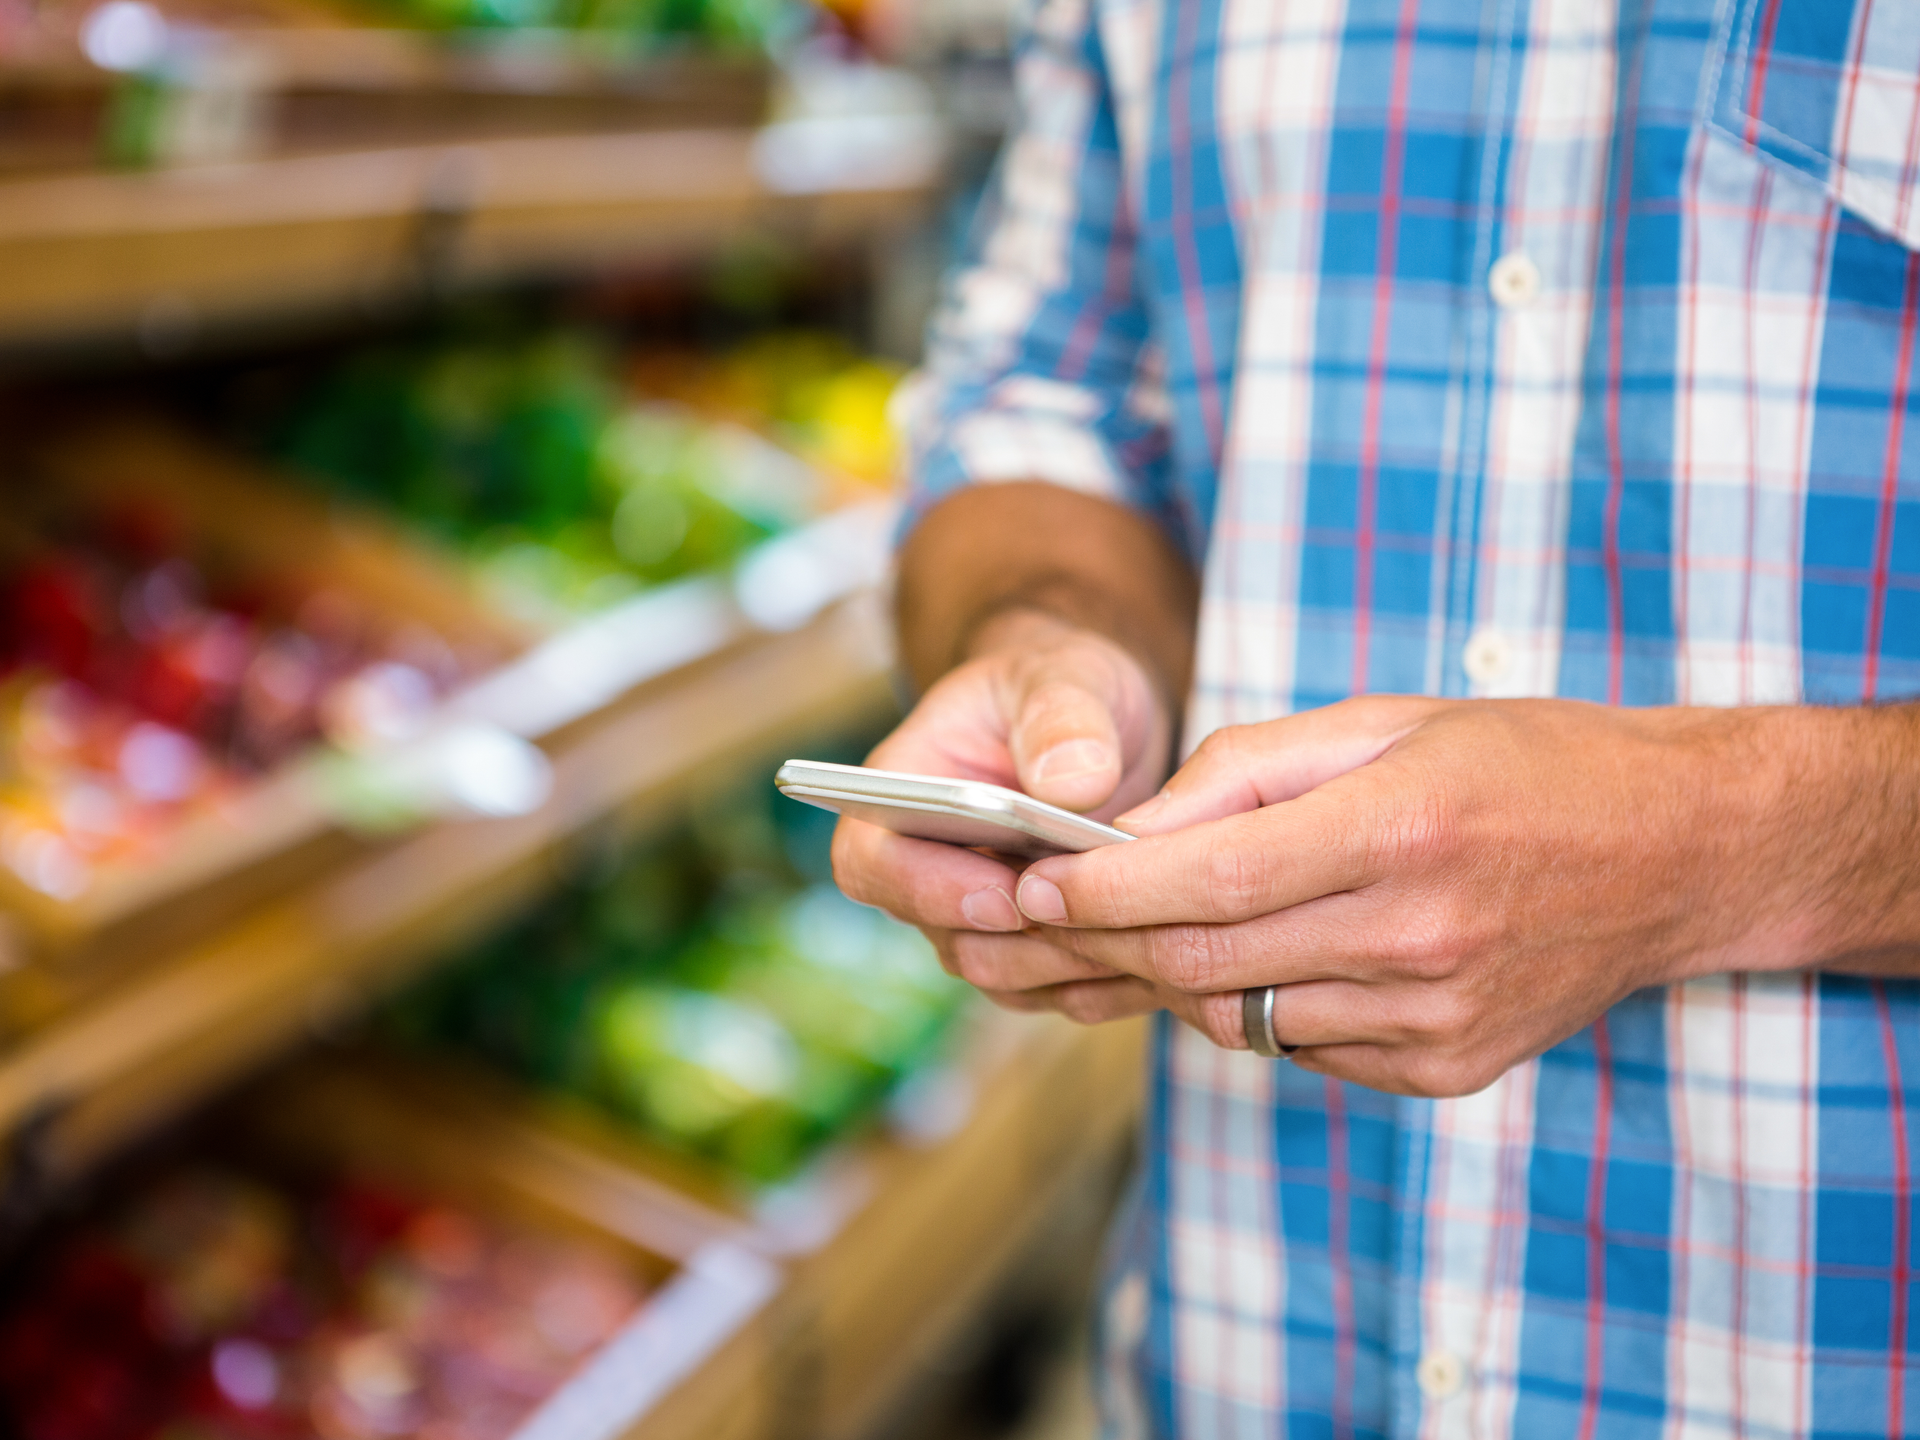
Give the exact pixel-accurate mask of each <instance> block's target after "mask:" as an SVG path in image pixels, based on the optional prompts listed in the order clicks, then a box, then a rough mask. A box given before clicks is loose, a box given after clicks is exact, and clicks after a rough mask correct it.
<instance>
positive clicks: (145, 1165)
mask: <svg viewBox="0 0 1920 1440" xmlns="http://www.w3.org/2000/svg"><path fill="white" fill-rule="evenodd" d="M1009 22H1010V16H1009V14H1008V0H351V3H350V0H340V3H338V4H334V3H328V0H0V1437H17V1440H146V1437H156V1440H158V1437H164V1440H301V1437H319V1440H386V1437H404V1436H417V1437H430V1440H456V1437H460V1440H483V1437H500V1440H505V1437H508V1436H522V1437H528V1440H535V1437H538V1440H549V1437H551V1440H614V1437H622V1436H628V1437H636V1440H673V1437H701V1440H713V1437H720V1440H753V1437H766V1440H811V1437H818V1440H890V1437H922V1436H925V1437H934V1440H973V1437H980V1440H984V1437H988V1436H1020V1437H1041V1436H1044V1437H1059V1440H1077V1437H1084V1436H1089V1435H1091V1433H1092V1422H1091V1419H1090V1415H1089V1406H1088V1403H1087V1400H1086V1394H1085V1390H1086V1377H1085V1373H1084V1372H1085V1361H1084V1355H1085V1347H1086V1342H1085V1338H1084V1332H1085V1328H1086V1325H1087V1316H1088V1311H1089V1305H1090V1299H1089V1297H1090V1284H1091V1276H1092V1273H1093V1267H1094V1263H1095V1255H1096V1251H1097V1249H1098V1247H1099V1243H1100V1237H1101V1231H1102V1227H1103V1225H1104V1223H1105V1219H1106V1217H1107V1215H1108V1214H1109V1212H1110V1211H1111V1209H1112V1207H1113V1205H1114V1203H1115V1196H1116V1194H1117V1192H1118V1188H1119V1186H1120V1183H1121V1180H1122V1177H1123V1176H1124V1174H1125V1170H1126V1166H1127V1163H1128V1159H1129V1151H1130V1146H1131V1132H1132V1126H1133V1122H1134V1117H1135V1115H1136V1113H1137V1108H1138V1103H1139V1101H1138V1062H1139V1053H1140V1045H1141V1033H1140V1031H1139V1030H1138V1029H1137V1028H1128V1027H1107V1028H1103V1029H1101V1030H1098V1031H1084V1030H1076V1029H1074V1028H1073V1027H1070V1026H1068V1025H1066V1024H1065V1023H1064V1022H1056V1021H1053V1020H1050V1019H1046V1018H1040V1017H1012V1016H1007V1015H1003V1014H1000V1013H998V1012H994V1011H991V1010H989V1009H985V1008H983V1007H982V1006H980V1005H978V1004H977V1003H975V1002H974V1000H973V999H972V998H971V997H970V995H969V993H968V992H966V991H965V990H964V988H963V987H960V986H959V985H957V984H956V983H955V982H953V981H951V980H949V979H948V978H947V977H946V976H945V975H944V974H943V973H942V972H941V971H940V969H939V967H938V965H937V964H936V963H935V961H934V959H933V957H932V954H931V951H930V950H929V948H928V946H927V945H926V943H925V941H924V940H923V939H922V938H921V937H920V936H919V935H918V934H917V933H916V932H913V931H911V930H908V929H905V928H904V927H901V926H899V925H897V924H895V923H894V922H892V921H890V920H888V919H887V918H886V917H884V916H882V915H880V914H878V913H877V912H874V911H871V910H866V909H862V908H860V907H858V906H855V905H853V904H851V903H850V902H848V901H846V900H845V899H843V898H842V897H840V896H839V895H838V893H837V892H836V891H835V890H834V889H833V887H832V884H831V877H830V867H829V863H828V855H827V848H828V840H829V835H830V829H831V825H830V818H829V817H828V816H827V815H825V814H824V813H822V812H819V811H815V810H811V809H807V808H805V807H802V806H799V805H796V804H793V803H791V802H788V801H785V800H783V799H781V798H780V797H778V796H777V795H776V793H775V792H774V790H773V788H772V785H771V774H772V771H773V768H774V767H775V766H776V765H777V764H778V762H779V761H780V760H782V759H784V758H787V757H788V756H790V755H798V756H806V757H809V758H815V759H827V760H843V761H853V760H857V759H859V758H860V756H861V755H863V754H864V753H865V751H866V749H867V748H868V747H869V746H870V745H871V744H872V743H873V741H874V740H875V739H876V738H877V737H878V736H880V735H881V734H883V733H885V731H886V729H887V728H888V726H889V725H890V724H891V723H892V722H893V721H894V719H896V718H897V716H898V713H899V706H900V704H901V698H902V697H901V695H900V693H899V692H898V690H897V688H896V685H895V682H894V678H893V668H892V661H891V655H890V651H889V638H888V631H887V624H886V589H887V576H888V556H887V552H888V543H889V536H890V534H891V532H892V528H893V526H894V524H895V521H896V516H897V500H896V498H895V486H896V481H897V477H898V473H899V467H900V456H899V454H898V446H897V442H896V439H895V437H894V433H893V430H892V428H891V427H890V425H889V423H888V410H889V405H890V404H891V403H893V400H894V397H895V395H896V392H897V389H898V387H899V385H900V384H901V382H902V380H903V378H904V377H905V376H906V375H907V374H908V373H909V371H910V370H911V367H912V365H913V364H914V362H915V360H916V357H917V353H918V350H919V346H920V342H921V332H922V327H923V325H924V322H925V318H926V315H927V312H928V309H929V307H930V306H931V304H932V303H933V300H934V297H935V294H936V290H937V286H938V283H939V277H940V274H941V271H942V268H943V267H944V265H945V264H946V263H947V262H948V260H949V259H950V258H951V257H952V255H953V254H954V253H955V250H956V248H957V246H958V245H959V244H960V243H961V240H962V237H963V236H964V234H965V233H966V230H967V227H968V225H969V223H970V221H971V218H972V214H973V211H974V208H975V205H976V203H977V200H978V196H979V194H980V191H981V188H982V185H983V183H984V180H985V177H986V175H987V173H988V171H989V169H990V167H991V165H992V163H993V157H994V155H995V152H996V149H997V147H998V144H999V141H1000V138H1001V135H1002V133H1003V131H1004V129H1005V127H1006V124H1007V121H1008V110H1009V106H1010V103H1011V102H1010V91H1009V85H1008V76H1007V47H1008V32H1009ZM1120 1318H1121V1319H1122V1320H1123V1321H1124V1318H1125V1317H1120Z"/></svg>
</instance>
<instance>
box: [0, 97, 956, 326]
mask: <svg viewBox="0 0 1920 1440" xmlns="http://www.w3.org/2000/svg"><path fill="white" fill-rule="evenodd" d="M939 169H940V140H939V136H938V133H937V131H936V130H935V129H934V128H933V127H931V126H930V125H929V124H927V123H925V122H912V121H907V122H899V123H894V122H888V121H885V120H876V119H873V118H871V117H866V118H855V119H848V120H812V121H798V122H793V123H791V124H787V125H773V126H768V127H765V128H762V129H757V130H754V129H711V130H679V131H672V130H660V131H649V132H641V133H626V134H592V135H560V136H542V137H524V138H514V139H497V140H483V141H476V142H472V143H462V144H440V145H418V146H409V147H403V148H391V149H366V150H357V151H353V152H350V153H338V154H319V155H296V156H288V157H284V158H273V159H261V160H251V161H244V162H234V163H227V164H217V165H200V166H192V167H182V168H178V169H170V170H157V171H151V172H145V173H136V174H105V173H90V174H79V175H62V176H55V177H47V178H33V179H22V180H14V181H9V182H5V183H0V350H9V349H10V350H14V351H30V350H32V349H34V348H36V347H43V346H47V345H50V344H54V343H60V342H72V341H76V340H84V339H89V338H91V339H98V340H112V339H114V338H116V337H117V338H121V339H127V338H140V339H142V340H143V343H145V344H147V345H148V347H149V348H150V349H156V350H158V351H161V352H165V351H166V350H167V348H168V347H169V346H178V345H181V344H185V343H190V342H191V341H192V340H193V339H194V338H195V337H197V336H198V335H199V334H200V333H202V332H204V331H208V330H218V329H221V328H235V327H244V326H246V325H249V324H255V325H257V324H260V323H263V322H267V321H271V320H275V319H288V318H295V317H300V316H311V315H313V314H315V313H324V312H327V311H331V310H336V309H339V308H341V307H368V306H371V307H375V308H378V307H380V306H382V305H385V304H391V303H395V302H399V301H404V300H405V299H406V298H407V297H409V296H412V295H416V294H420V293H423V292H424V291H438V290H443V289H446V288H449V287H457V286H461V285H469V284H476V283H483V282H490V281H498V280H504V279H512V278H517V277H529V276H540V275H553V274H568V273H577V272H589V271H593V270H597V269H606V268H611V267H619V266H626V265H632V264H636V263H645V262H653V261H660V260H667V259H675V258H685V257H698V256H700V255H703V254H706V253H708V252H710V251H711V250H712V249H713V248H715V247H716V246H718V245H720V244H722V243H724V242H725V241H726V240H727V239H728V238H729V237H731V236H733V235H736V234H737V233H739V232H740V231H742V230H743V229H749V228H754V227H762V228H768V229H773V230H777V231H785V232H788V233H791V234H794V235H795V236H797V237H799V238H801V239H804V240H807V241H810V242H815V243H824V242H829V241H833V240H848V239H853V238H866V237H871V236H872V235H874V234H876V233H884V232H886V231H887V230H888V229H890V228H893V227H897V226H900V225H903V224H907V223H911V222H912V221H913V220H915V219H916V218H917V217H919V216H920V215H922V214H923V213H924V211H925V209H926V207H927V205H928V204H929V202H930V199H931V196H932V194H933V187H934V185H935V183H936V181H937V178H938V174H939Z"/></svg>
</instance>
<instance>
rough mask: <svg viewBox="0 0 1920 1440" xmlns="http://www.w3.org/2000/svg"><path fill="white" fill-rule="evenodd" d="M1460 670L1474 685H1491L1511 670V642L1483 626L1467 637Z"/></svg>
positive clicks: (1497, 632) (1495, 631) (1496, 631)
mask: <svg viewBox="0 0 1920 1440" xmlns="http://www.w3.org/2000/svg"><path fill="white" fill-rule="evenodd" d="M1460 668H1461V669H1463V670H1465V671H1466V672H1467V678H1468V679H1469V680H1471V681H1473V682H1474V684H1476V685H1492V684H1494V683H1495V682H1497V681H1499V680H1502V679H1504V678H1505V677H1506V675H1507V672H1508V671H1510V670H1512V669H1513V642H1512V641H1511V640H1509V639H1507V637H1506V636H1505V635H1503V634H1501V633H1500V632H1499V631H1498V630H1495V629H1493V628H1492V627H1491V626H1486V625H1483V626H1481V627H1480V628H1479V629H1478V630H1476V631H1474V632H1473V634H1471V635H1469V636H1468V637H1467V645H1466V649H1465V650H1463V651H1462V652H1461V655H1460Z"/></svg>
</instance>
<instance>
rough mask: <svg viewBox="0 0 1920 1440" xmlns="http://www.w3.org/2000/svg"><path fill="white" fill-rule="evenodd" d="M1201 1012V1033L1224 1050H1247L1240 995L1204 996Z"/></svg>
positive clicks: (1200, 1006)
mask: <svg viewBox="0 0 1920 1440" xmlns="http://www.w3.org/2000/svg"><path fill="white" fill-rule="evenodd" d="M1199 1012H1200V1013H1199V1021H1200V1024H1199V1029H1200V1033H1201V1034H1203V1035H1205V1036H1206V1037H1207V1038H1208V1039H1209V1040H1211V1041H1212V1042H1213V1043H1214V1044H1216V1045H1218V1046H1219V1047H1220V1048H1221V1049H1223V1050H1245V1049H1246V1048H1247V1037H1246V1031H1245V1029H1244V1028H1243V1027H1242V1025H1241V1022H1240V997H1239V995H1238V994H1231V995H1206V996H1202V997H1201V1000H1200V1005H1199Z"/></svg>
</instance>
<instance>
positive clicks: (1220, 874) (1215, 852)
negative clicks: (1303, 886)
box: [1201, 843, 1266, 920]
mask: <svg viewBox="0 0 1920 1440" xmlns="http://www.w3.org/2000/svg"><path fill="white" fill-rule="evenodd" d="M1264 870H1265V867H1264V866H1262V865H1261V863H1260V860H1259V857H1258V856H1256V855H1253V854H1250V853H1249V852H1248V851H1247V850H1246V849H1245V847H1243V846H1239V845H1233V844H1226V843H1218V844H1215V845H1214V846H1213V847H1212V848H1211V849H1209V850H1208V852H1207V858H1206V868H1205V870H1204V872H1203V874H1202V876H1201V883H1202V884H1203V885H1204V886H1205V893H1206V902H1207V910H1208V913H1209V914H1211V915H1213V916H1215V917H1217V918H1219V919H1221V920H1251V919H1252V918H1253V917H1254V916H1256V915H1258V914H1260V913H1262V905H1261V901H1262V898H1263V896H1264V894H1265V891H1266V884H1265V878H1266V877H1265V874H1264Z"/></svg>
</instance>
